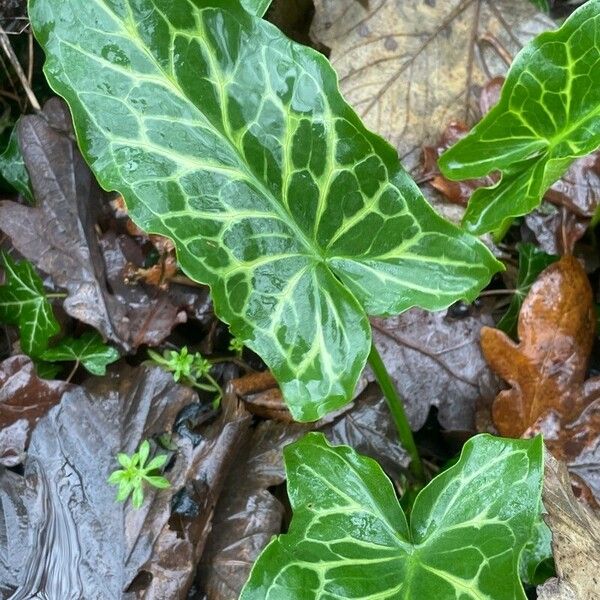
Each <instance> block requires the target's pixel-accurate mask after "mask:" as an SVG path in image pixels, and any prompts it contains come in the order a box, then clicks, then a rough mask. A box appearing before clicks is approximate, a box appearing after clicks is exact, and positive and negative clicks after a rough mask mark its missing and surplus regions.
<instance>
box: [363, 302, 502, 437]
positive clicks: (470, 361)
mask: <svg viewBox="0 0 600 600" xmlns="http://www.w3.org/2000/svg"><path fill="white" fill-rule="evenodd" d="M490 324H492V319H491V317H490V316H489V315H487V314H485V313H484V312H478V311H476V310H473V311H472V312H471V314H468V315H466V316H463V317H462V318H455V317H453V316H452V311H442V312H436V313H430V312H427V311H423V310H419V309H413V310H410V311H407V312H405V313H403V314H401V315H398V316H395V317H390V318H388V319H372V325H373V339H374V341H375V344H376V345H377V347H378V349H379V351H380V353H381V356H382V358H383V361H384V363H385V365H386V367H387V368H388V370H389V372H390V374H391V376H392V378H393V379H394V381H395V382H396V385H397V387H398V391H399V392H400V395H401V396H402V398H403V399H404V402H405V408H406V412H407V415H408V419H409V421H410V424H411V427H412V429H413V430H417V429H420V428H421V427H422V426H423V424H424V423H425V420H426V419H427V415H428V414H429V410H430V408H431V407H433V406H435V407H437V408H438V411H439V413H438V419H439V421H440V423H441V425H442V426H443V427H444V428H446V429H449V430H465V431H473V430H474V429H475V405H476V402H477V399H478V398H481V397H484V398H489V399H491V398H493V397H494V396H495V395H496V393H497V392H498V389H499V388H498V381H497V380H496V378H495V377H494V376H493V374H492V373H491V371H490V370H489V368H488V366H487V364H486V361H485V359H484V357H483V355H482V353H481V347H480V344H479V332H480V330H481V327H482V325H490Z"/></svg>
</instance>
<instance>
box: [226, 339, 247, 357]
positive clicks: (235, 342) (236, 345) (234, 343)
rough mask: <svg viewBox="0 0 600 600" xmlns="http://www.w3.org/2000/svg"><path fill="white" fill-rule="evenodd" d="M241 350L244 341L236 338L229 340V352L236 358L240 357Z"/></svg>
mask: <svg viewBox="0 0 600 600" xmlns="http://www.w3.org/2000/svg"><path fill="white" fill-rule="evenodd" d="M243 350H244V341H243V340H240V338H237V337H233V338H231V341H230V342H229V351H230V352H233V353H234V354H235V355H236V356H238V357H241V356H242V351H243Z"/></svg>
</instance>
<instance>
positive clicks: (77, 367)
mask: <svg viewBox="0 0 600 600" xmlns="http://www.w3.org/2000/svg"><path fill="white" fill-rule="evenodd" d="M80 364H81V363H80V362H79V360H76V361H75V365H73V368H72V369H71V372H70V373H69V376H68V377H67V379H66V382H67V383H71V379H73V377H74V376H75V373H77V369H79V365H80Z"/></svg>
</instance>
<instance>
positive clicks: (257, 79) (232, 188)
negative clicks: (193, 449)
mask: <svg viewBox="0 0 600 600" xmlns="http://www.w3.org/2000/svg"><path fill="white" fill-rule="evenodd" d="M201 5H202V6H204V8H200V6H201ZM207 5H211V6H210V7H207ZM30 17H31V22H32V24H33V27H34V30H35V33H36V35H37V38H38V39H39V41H40V43H41V44H42V46H43V47H44V49H45V51H46V55H47V61H46V65H45V72H46V75H47V77H48V80H49V82H50V84H51V85H52V87H53V88H54V89H55V90H56V91H57V92H58V93H59V94H61V95H62V96H64V97H65V99H66V100H67V101H68V103H69V105H70V107H71V110H72V113H73V117H74V121H75V127H76V130H77V136H78V139H79V143H80V146H81V149H82V151H83V153H84V155H85V157H86V159H87V160H88V162H89V163H90V165H91V166H92V168H93V170H94V171H95V173H96V175H97V177H98V179H99V181H100V183H101V184H102V186H103V187H104V188H106V189H115V190H118V191H119V192H121V193H122V194H123V196H124V198H125V200H126V202H127V206H128V208H129V211H130V215H131V217H132V218H133V220H134V221H135V222H136V223H137V225H138V226H140V227H141V228H142V229H144V230H146V231H148V232H151V233H157V234H161V235H165V236H168V237H170V238H171V239H172V240H173V241H174V243H175V245H176V247H177V252H178V258H179V262H180V264H181V267H182V268H183V269H184V271H185V272H186V273H187V274H188V275H189V276H190V277H191V278H193V279H195V280H197V281H200V282H203V283H207V284H208V285H210V286H211V289H212V294H213V299H214V305H215V310H216V312H217V314H218V315H219V316H220V318H221V319H223V320H224V321H226V322H227V323H229V324H230V326H231V330H232V332H233V333H234V334H235V335H236V336H237V337H238V338H240V339H242V340H243V341H244V343H245V344H246V345H247V346H248V347H250V348H252V349H253V350H255V351H256V352H257V353H258V354H260V356H261V357H262V358H263V359H264V360H265V362H266V363H267V364H268V365H269V367H270V368H271V370H272V371H273V373H274V375H275V376H276V377H277V379H278V381H279V382H280V384H281V387H282V390H283V393H284V396H285V398H286V400H287V402H288V404H289V405H290V408H291V410H292V412H293V414H294V416H295V417H296V418H297V419H299V420H314V419H317V418H319V417H321V416H322V415H324V414H325V413H327V412H328V411H330V410H333V409H335V408H337V407H339V406H341V405H343V404H344V403H345V402H347V401H348V399H349V398H350V396H351V395H352V393H353V390H354V387H355V384H356V381H357V379H358V377H359V374H360V372H361V370H362V368H363V366H364V364H365V361H366V358H367V355H368V353H369V348H370V327H369V322H368V319H367V313H369V314H376V315H383V314H390V313H397V312H399V311H402V310H404V309H407V308H409V307H411V306H414V305H419V306H423V307H426V308H430V309H437V308H442V307H445V306H447V305H449V304H450V303H452V302H454V301H455V300H457V299H458V298H460V297H464V298H467V299H472V298H473V297H474V296H475V295H476V294H477V292H478V291H479V290H480V289H481V287H482V286H483V285H485V284H486V283H487V282H488V281H489V279H490V276H491V274H492V273H493V272H494V271H496V270H498V269H499V268H500V266H499V263H497V262H496V261H495V259H494V258H493V257H492V255H491V254H490V253H489V252H488V251H487V249H486V248H485V247H484V246H483V245H481V244H480V243H479V242H478V241H476V240H475V239H474V238H472V237H470V236H469V235H468V234H465V233H463V232H459V231H458V230H457V229H456V228H455V227H454V226H452V225H450V224H448V223H446V222H445V221H443V220H442V219H441V218H439V217H438V216H437V215H436V214H435V213H434V211H433V210H432V209H431V208H430V207H429V205H428V204H427V203H426V202H425V200H424V199H423V197H422V195H421V194H420V192H419V190H418V188H417V187H416V186H415V184H414V183H413V182H412V180H411V179H410V178H409V177H408V175H407V174H406V172H405V171H404V170H403V169H402V167H401V166H400V163H399V161H398V157H397V155H396V153H395V151H394V150H393V149H392V148H391V147H390V146H389V145H388V144H387V143H385V142H384V141H383V140H382V139H381V138H379V137H378V136H376V135H374V134H372V133H370V132H369V131H367V130H366V129H365V128H364V127H363V125H362V124H361V122H360V120H359V119H358V117H357V116H356V114H355V113H354V112H353V111H352V109H351V108H350V107H349V106H348V104H347V103H346V102H345V101H344V100H343V98H342V97H341V95H340V93H339V91H338V87H337V80H336V76H335V73H334V72H333V70H332V69H331V67H330V65H329V63H328V62H327V60H326V59H325V58H324V57H323V56H322V55H320V54H318V53H317V52H315V51H313V50H311V49H308V48H305V47H303V46H300V45H298V44H295V43H293V42H291V41H290V40H288V39H287V38H286V37H285V36H283V34H282V33H281V32H280V31H278V30H277V29H276V28H275V27H273V26H272V25H270V24H269V23H266V22H264V21H263V20H262V19H258V18H257V17H254V16H252V15H250V14H248V13H246V12H245V11H243V10H242V9H241V8H240V7H239V6H237V7H236V3H235V2H232V1H227V2H226V1H224V0H223V1H217V0H212V1H208V0H207V1H205V2H200V1H198V2H193V1H192V0H135V1H133V0H86V2H81V1H79V0H31V2H30Z"/></svg>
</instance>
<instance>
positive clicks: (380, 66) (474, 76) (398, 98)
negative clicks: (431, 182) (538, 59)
mask: <svg viewBox="0 0 600 600" xmlns="http://www.w3.org/2000/svg"><path fill="white" fill-rule="evenodd" d="M315 9H316V14H315V19H314V22H313V27H312V30H311V34H312V37H313V39H315V40H318V41H319V42H321V43H323V44H325V45H326V46H328V47H329V48H330V49H331V55H330V56H331V60H332V63H333V66H334V67H335V69H336V71H337V72H338V74H339V76H340V85H341V89H342V92H343V93H344V95H345V96H346V98H347V99H348V100H349V102H350V104H352V105H353V106H354V108H355V109H356V110H357V112H358V114H359V115H360V116H361V117H362V118H363V119H364V120H365V122H366V124H367V126H368V127H370V128H371V129H374V130H375V131H377V132H378V133H380V134H382V135H383V136H384V137H385V138H387V139H388V141H389V142H391V143H392V145H394V146H396V147H397V148H398V151H399V153H400V156H401V157H402V159H403V161H404V163H405V165H406V166H407V167H408V168H409V169H413V168H414V167H415V166H416V165H417V163H418V159H419V154H420V149H421V145H422V144H423V143H432V142H433V141H434V140H435V138H437V136H438V135H439V132H440V131H441V130H442V129H443V128H444V127H445V125H446V124H447V123H449V122H450V121H456V120H461V121H465V122H467V123H468V124H472V123H473V122H474V120H475V119H476V118H477V117H478V114H477V113H478V111H477V104H476V101H475V98H476V90H477V87H478V86H483V85H484V84H485V82H486V81H487V80H488V79H489V78H490V76H493V75H502V74H504V73H505V71H506V65H505V64H504V62H502V60H500V59H499V58H498V53H493V52H486V51H485V50H489V46H490V44H489V43H485V44H484V43H483V40H482V38H483V37H485V38H486V39H487V40H490V39H492V40H497V45H498V46H500V47H502V48H503V52H504V53H507V54H508V55H510V56H514V55H515V54H516V53H517V52H518V51H519V50H520V47H521V45H522V44H523V43H524V42H526V41H528V40H529V39H530V38H531V37H532V36H533V35H535V34H537V33H540V32H541V31H542V30H543V29H547V28H550V27H552V26H553V24H552V21H551V20H550V19H549V18H548V17H546V16H545V15H542V14H540V13H538V12H537V11H536V9H535V7H533V6H532V5H531V4H529V3H528V2H523V1H522V0H503V1H502V2H492V1H488V0H444V1H442V0H428V1H426V2H424V1H422V0H371V1H370V2H368V3H365V4H362V3H359V2H354V1H352V2H339V1H338V0H316V1H315ZM490 71H493V72H492V73H490Z"/></svg>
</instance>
